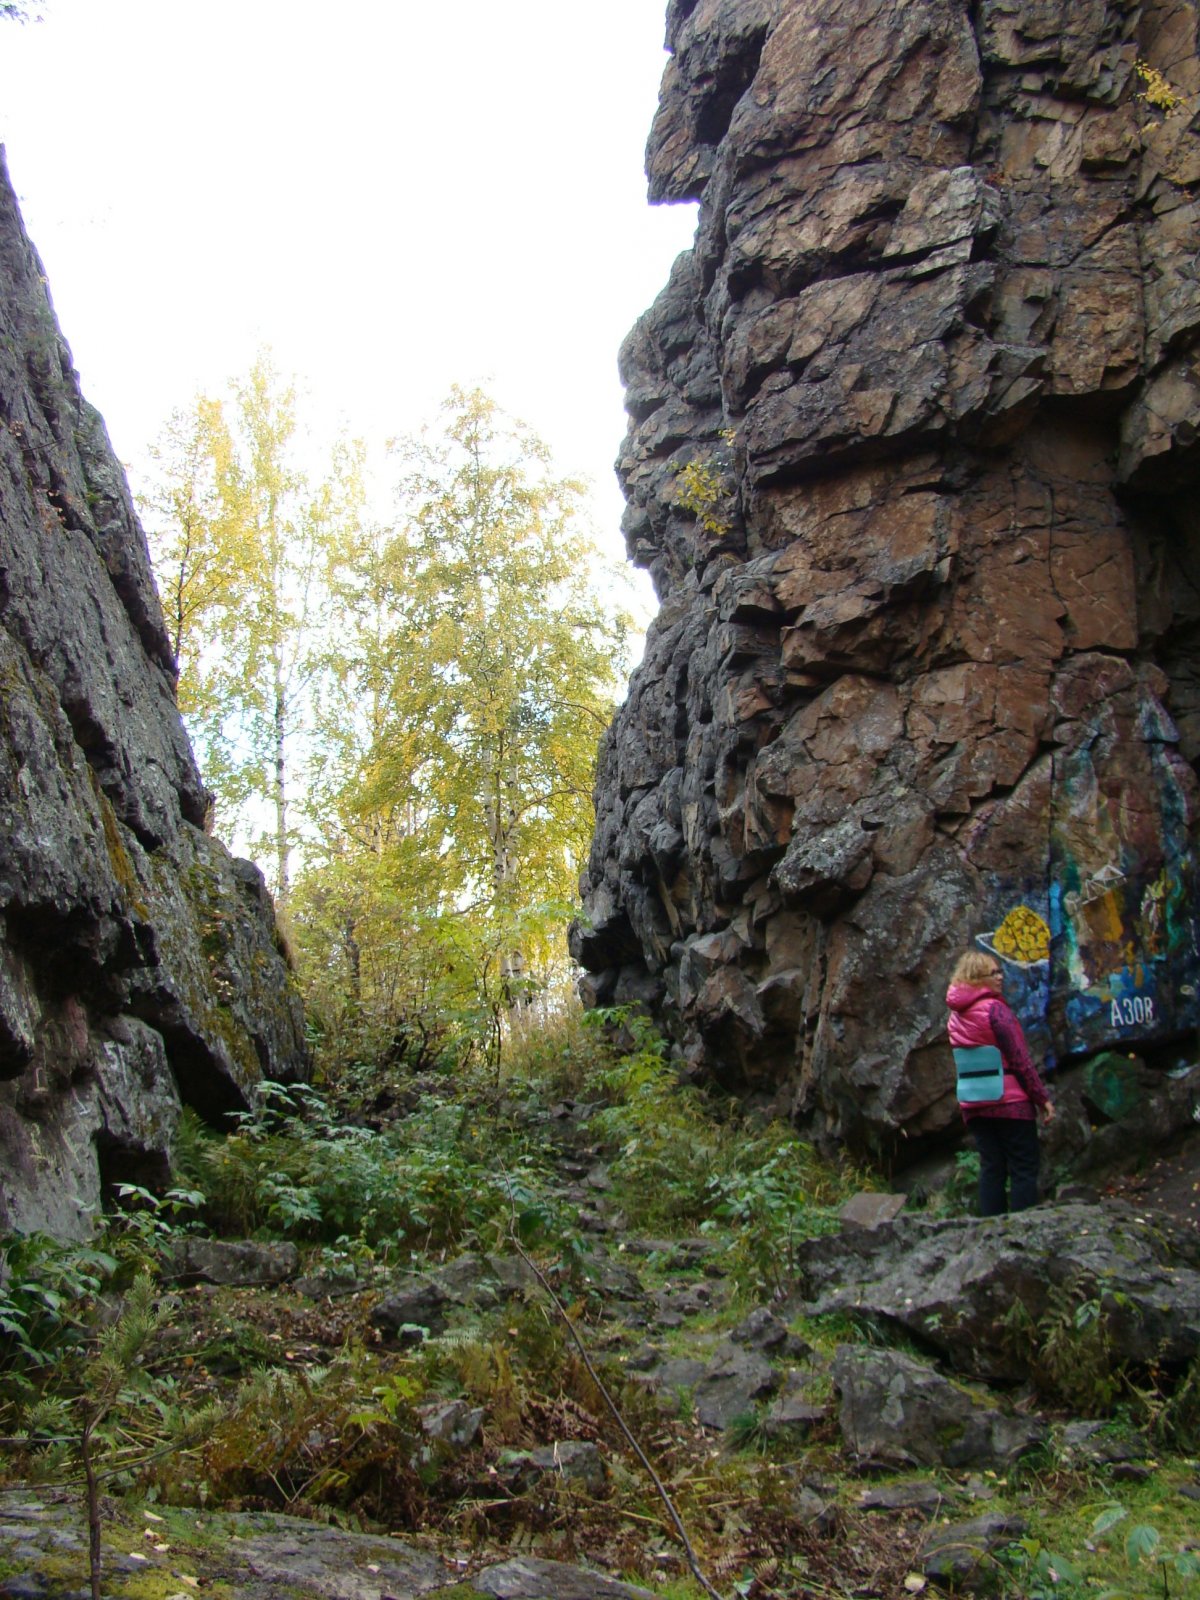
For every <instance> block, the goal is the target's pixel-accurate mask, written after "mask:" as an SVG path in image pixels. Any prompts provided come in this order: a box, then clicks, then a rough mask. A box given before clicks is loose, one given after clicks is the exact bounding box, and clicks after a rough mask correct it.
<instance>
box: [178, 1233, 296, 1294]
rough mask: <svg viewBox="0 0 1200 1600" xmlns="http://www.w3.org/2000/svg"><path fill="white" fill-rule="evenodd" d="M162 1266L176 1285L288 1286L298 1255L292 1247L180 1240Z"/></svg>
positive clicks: (227, 1286)
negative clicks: (283, 1284) (286, 1284)
mask: <svg viewBox="0 0 1200 1600" xmlns="http://www.w3.org/2000/svg"><path fill="white" fill-rule="evenodd" d="M163 1264H164V1269H165V1270H166V1272H167V1273H168V1274H169V1275H170V1277H171V1278H173V1279H174V1280H175V1282H176V1283H216V1284H222V1285H224V1286H225V1287H226V1288H249V1287H252V1286H256V1285H265V1284H276V1283H287V1282H288V1280H289V1279H291V1278H294V1277H295V1276H296V1273H297V1272H298V1271H299V1270H300V1252H299V1251H298V1250H297V1249H296V1246H295V1245H294V1244H258V1243H255V1242H254V1241H253V1240H250V1239H239V1240H233V1239H193V1238H183V1239H179V1240H177V1241H175V1242H173V1243H172V1245H171V1248H170V1251H169V1252H168V1254H167V1255H166V1256H165V1258H164V1263H163Z"/></svg>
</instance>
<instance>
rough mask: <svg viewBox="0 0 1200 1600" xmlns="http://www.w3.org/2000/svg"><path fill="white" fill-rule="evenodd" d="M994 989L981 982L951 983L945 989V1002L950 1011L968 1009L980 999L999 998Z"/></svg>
mask: <svg viewBox="0 0 1200 1600" xmlns="http://www.w3.org/2000/svg"><path fill="white" fill-rule="evenodd" d="M999 999H1000V996H999V995H998V994H997V993H996V991H995V989H990V988H988V986H987V985H986V984H983V983H952V984H951V985H950V987H949V988H948V989H947V990H946V1004H947V1005H948V1006H949V1007H950V1009H951V1011H968V1010H969V1009H970V1008H971V1007H972V1006H973V1005H975V1004H976V1003H977V1002H978V1001H980V1000H999Z"/></svg>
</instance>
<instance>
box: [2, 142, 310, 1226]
mask: <svg viewBox="0 0 1200 1600" xmlns="http://www.w3.org/2000/svg"><path fill="white" fill-rule="evenodd" d="M0 285H2V293H0V1229H9V1228H15V1229H20V1230H22V1231H25V1232H31V1231H34V1230H43V1231H47V1232H50V1233H53V1234H57V1235H58V1236H60V1237H69V1236H72V1235H73V1236H76V1237H79V1236H82V1235H83V1234H85V1233H86V1232H87V1231H88V1230H89V1229H90V1227H91V1219H92V1215H93V1214H94V1212H95V1210H97V1209H98V1207H99V1202H100V1198H101V1191H102V1186H103V1184H105V1183H113V1182H120V1181H133V1182H147V1181H150V1182H153V1181H155V1180H156V1179H158V1178H161V1177H163V1176H165V1174H166V1170H167V1152H168V1149H169V1145H170V1138H171V1132H172V1130H173V1128H174V1126H175V1123H176V1121H177V1119H178V1116H179V1110H180V1106H181V1104H188V1105H192V1106H194V1107H195V1108H196V1109H197V1110H198V1111H199V1112H200V1113H201V1114H203V1115H208V1116H215V1115H217V1114H219V1113H220V1112H223V1111H226V1110H230V1109H237V1108H240V1107H244V1106H245V1105H246V1104H247V1103H248V1101H249V1098H250V1096H251V1095H252V1094H253V1091H254V1087H255V1085H256V1084H257V1083H258V1081H259V1079H260V1078H261V1077H262V1076H264V1075H266V1076H269V1077H271V1078H275V1079H282V1080H288V1079H291V1078H295V1077H296V1076H297V1075H302V1074H303V1073H304V1072H305V1070H306V1065H307V1052H306V1047H305V1044H304V1033H303V1017H302V1015H301V1009H300V1004H299V999H298V996H297V992H296V988H295V984H294V982H293V981H292V978H291V974H290V972H289V970H288V967H287V964H286V962H285V960H284V958H283V955H282V954H281V949H280V945H279V941H278V936H277V933H276V929H275V919H274V912H273V909H272V906H271V901H270V897H269V895H268V894H267V891H266V888H265V886H264V883H263V880H262V877H261V875H260V873H259V872H258V870H257V868H255V867H253V866H252V865H251V864H250V863H249V862H247V861H240V860H236V859H234V858H233V857H231V856H230V854H229V852H228V851H227V850H226V849H225V847H224V846H223V845H222V844H221V843H220V842H219V841H218V840H216V839H214V838H212V837H211V836H210V835H209V834H208V833H206V832H205V828H204V821H205V815H206V811H207V808H208V804H209V797H208V795H207V793H206V791H205V789H204V786H203V784H202V782H201V779H200V774H199V772H198V770H197V768H196V764H195V761H194V759H193V757H192V752H191V749H190V747H189V745H188V740H187V735H186V734H185V732H184V729H183V724H182V722H181V721H180V718H179V712H178V709H177V707H176V703H175V668H174V662H173V661H172V658H171V652H170V647H169V644H168V638H167V632H166V628H165V626H164V624H163V619H162V612H161V610H160V607H159V602H158V596H157V594H156V592H155V588H154V581H153V578H152V576H151V571H150V561H149V556H148V554H147V549H146V540H145V536H144V534H143V533H142V530H141V527H140V525H139V524H138V521H137V518H136V516H135V514H134V510H133V505H132V502H131V500H130V496H129V489H128V487H127V485H126V482H125V476H124V472H123V471H122V469H121V466H120V464H119V463H118V461H117V460H116V457H115V456H114V455H113V452H112V448H111V446H110V444H109V442H108V437H107V435H106V433H105V430H104V424H103V422H102V421H101V419H100V417H99V416H98V415H97V413H96V412H95V411H94V410H93V409H92V408H91V407H90V406H89V405H88V404H87V402H86V401H85V400H84V399H83V396H82V395H81V393H80V391H79V384H78V379H77V376H76V374H75V372H74V370H73V368H72V365H71V356H70V351H69V350H68V349H67V346H66V344H65V343H64V341H63V338H62V335H61V334H60V332H59V330H58V324H57V322H56V320H55V317H54V311H53V308H52V306H51V304H50V299H49V296H48V294H47V290H46V282H45V278H44V276H43V273H42V269H41V263H40V262H39V260H38V258H37V255H36V254H35V252H34V250H33V247H32V246H31V244H30V242H29V240H28V238H27V237H26V234H25V231H24V227H23V225H22V222H21V217H20V214H19V212H18V209H17V204H16V199H15V196H14V195H13V192H12V190H11V187H10V186H9V182H8V176H7V173H6V172H5V171H4V168H3V162H2V159H0Z"/></svg>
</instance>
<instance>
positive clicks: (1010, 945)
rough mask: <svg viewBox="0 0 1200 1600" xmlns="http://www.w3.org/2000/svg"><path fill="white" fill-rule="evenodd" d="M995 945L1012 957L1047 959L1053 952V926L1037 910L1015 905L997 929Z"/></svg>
mask: <svg viewBox="0 0 1200 1600" xmlns="http://www.w3.org/2000/svg"><path fill="white" fill-rule="evenodd" d="M992 948H993V949H994V950H995V952H996V954H997V955H1000V956H1004V957H1005V958H1006V959H1007V960H1009V961H1020V962H1024V963H1026V964H1029V963H1032V962H1034V961H1046V960H1048V959H1049V956H1050V929H1049V928H1048V927H1047V926H1046V924H1045V922H1043V920H1042V919H1041V917H1039V916H1038V914H1037V912H1036V911H1031V910H1030V908H1029V907H1028V906H1014V907H1013V909H1012V910H1011V911H1010V912H1009V913H1008V915H1007V916H1006V917H1005V919H1004V921H1003V922H1002V923H1001V924H1000V926H999V927H998V928H997V929H996V932H995V934H994V936H993V938H992Z"/></svg>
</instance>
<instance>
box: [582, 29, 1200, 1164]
mask: <svg viewBox="0 0 1200 1600" xmlns="http://www.w3.org/2000/svg"><path fill="white" fill-rule="evenodd" d="M667 42H668V48H669V49H670V51H671V53H672V54H671V59H670V62H669V64H668V67H667V70H666V73H665V76H664V80H663V87H662V95H661V101H660V106H659V111H658V115H657V117H656V119H655V122H654V127H653V131H652V133H651V137H650V143H649V148H648V155H647V161H648V173H649V178H650V191H651V197H652V198H653V199H656V200H668V201H670V200H689V199H691V200H699V202H700V211H699V223H698V229H697V235H696V243H695V247H694V249H693V250H692V251H691V252H690V253H688V254H686V255H684V256H682V257H681V258H680V259H679V261H678V262H677V263H676V266H675V269H674V271H673V273H672V276H671V280H670V282H669V284H668V285H667V287H666V288H665V289H664V290H663V292H662V294H661V295H660V296H659V299H658V300H657V302H656V303H655V305H654V306H653V308H652V309H651V310H650V311H649V312H648V313H647V314H646V315H645V316H644V317H643V318H642V319H641V321H640V322H639V323H638V324H637V326H636V327H635V328H634V330H633V331H632V333H631V334H630V335H629V337H628V339H627V341H626V343H625V345H624V347H623V350H622V354H621V366H622V375H623V378H624V381H625V384H626V390H627V400H626V404H627V408H628V411H629V414H630V425H629V433H628V436H627V438H626V441H625V445H624V447H623V450H622V453H621V457H620V460H619V462H618V472H619V475H620V478H621V481H622V484H623V486H624V490H625V494H626V498H627V502H628V510H627V516H626V521H625V530H626V536H627V542H628V545H629V549H630V553H631V555H632V557H633V559H634V560H635V561H637V562H638V563H639V564H640V565H642V566H645V567H646V568H648V569H649V571H650V573H651V574H652V576H653V579H654V582H655V586H656V589H657V592H658V595H659V599H660V607H661V608H660V611H659V615H658V618H657V620H656V622H655V623H654V625H653V627H652V629H651V632H650V637H649V640H648V644H647V650H646V657H645V661H644V664H643V666H642V667H641V668H640V670H639V672H638V673H637V675H636V676H635V679H634V681H633V683H632V685H631V689H630V694H629V698H628V701H627V703H626V705H625V707H624V708H623V710H622V711H621V713H620V714H619V716H618V718H617V721H616V723H615V724H614V727H613V728H612V730H611V731H610V735H609V737H608V739H607V741H606V744H605V747H604V749H603V751H602V756H601V772H600V779H599V786H598V790H597V827H596V835H595V841H594V847H593V850H592V855H591V860H590V864H589V867H588V869H587V873H586V875H585V879H584V884H583V888H584V898H585V908H586V914H585V916H584V918H583V919H581V921H580V922H579V924H578V925H577V926H576V928H575V930H574V932H573V940H574V949H575V952H576V954H577V956H578V957H579V959H580V960H581V961H582V963H583V964H584V966H585V967H586V968H587V969H588V970H589V972H590V973H591V974H592V976H591V978H590V979H589V982H588V986H587V987H588V989H589V992H590V995H591V997H592V998H594V999H596V1000H598V1001H602V1002H621V1001H625V1000H637V1001H642V1002H644V1003H648V1004H650V1005H651V1006H652V1007H653V1008H654V1009H655V1010H656V1011H657V1012H658V1014H659V1015H660V1016H661V1017H662V1019H663V1020H664V1022H665V1023H666V1025H667V1027H668V1028H669V1030H670V1031H671V1033H672V1034H673V1036H674V1037H675V1038H676V1040H677V1041H678V1044H679V1047H680V1052H681V1055H682V1057H683V1059H684V1060H685V1061H686V1063H687V1064H688V1065H689V1067H690V1068H691V1069H692V1070H693V1071H695V1072H696V1073H697V1074H699V1075H706V1076H709V1077H713V1078H715V1079H716V1080H717V1081H719V1082H721V1083H723V1084H725V1085H726V1086H728V1087H730V1088H734V1089H736V1090H738V1091H739V1092H759V1093H761V1094H762V1095H763V1096H765V1097H767V1098H771V1099H772V1100H773V1101H774V1103H775V1104H776V1106H778V1107H781V1108H786V1109H787V1110H789V1111H790V1112H791V1113H792V1114H793V1115H794V1116H796V1117H797V1118H798V1119H799V1120H800V1121H802V1122H804V1123H806V1124H808V1125H810V1126H812V1127H813V1128H815V1129H816V1130H817V1131H818V1132H819V1133H821V1134H823V1135H824V1136H825V1137H827V1138H829V1139H831V1140H841V1141H845V1142H848V1143H850V1144H852V1145H854V1146H857V1147H859V1148H862V1149H867V1150H875V1151H885V1150H895V1149H897V1148H898V1147H899V1146H900V1144H901V1143H902V1141H904V1140H906V1139H907V1140H910V1141H911V1140H915V1141H916V1143H915V1144H913V1145H910V1146H909V1147H910V1148H919V1147H920V1144H921V1136H926V1135H929V1136H934V1135H937V1134H939V1133H940V1132H941V1131H942V1130H945V1129H948V1128H950V1127H951V1126H953V1125H954V1124H955V1122H956V1120H957V1112H956V1108H955V1103H954V1098H953V1092H952V1091H953V1074H952V1068H951V1064H950V1059H949V1055H948V1052H947V1050H946V1048H945V1045H944V1015H945V1013H944V1009H943V1006H942V995H943V993H944V990H945V983H946V979H947V976H948V972H949V969H950V967H951V966H952V964H953V961H954V959H955V957H956V955H957V953H958V952H959V951H960V950H961V949H962V948H964V947H966V946H967V945H968V944H970V943H971V942H972V941H978V942H981V943H983V944H984V945H990V946H992V947H995V946H996V945H997V943H998V945H999V947H1000V950H1001V953H1002V954H1004V956H1005V965H1006V970H1007V974H1008V979H1009V984H1008V991H1009V994H1010V998H1013V999H1014V1000H1015V1002H1016V1003H1017V1005H1018V1009H1019V1010H1020V1013H1021V1015H1022V1016H1023V1018H1024V1020H1025V1022H1026V1024H1027V1027H1028V1028H1029V1030H1030V1032H1031V1033H1032V1035H1033V1040H1034V1043H1035V1044H1036V1045H1037V1046H1038V1048H1039V1049H1040V1051H1041V1052H1042V1054H1043V1055H1044V1056H1045V1057H1046V1058H1047V1059H1048V1060H1049V1061H1050V1062H1051V1063H1052V1064H1053V1063H1054V1062H1056V1061H1058V1062H1062V1061H1069V1060H1072V1059H1076V1058H1082V1057H1084V1056H1086V1055H1087V1054H1088V1053H1089V1052H1092V1051H1095V1050H1097V1049H1099V1048H1101V1047H1111V1046H1113V1045H1116V1046H1118V1047H1119V1048H1121V1049H1127V1050H1130V1051H1139V1052H1141V1053H1143V1054H1147V1053H1149V1055H1150V1056H1151V1057H1152V1058H1154V1059H1158V1060H1160V1061H1162V1062H1163V1064H1170V1065H1174V1064H1175V1063H1176V1062H1177V1061H1178V1060H1179V1059H1180V1056H1181V1054H1182V1055H1187V1054H1188V1053H1189V1052H1192V1053H1193V1054H1194V1044H1195V1026H1196V1021H1197V983H1198V981H1200V979H1198V971H1197V942H1196V915H1195V911H1196V900H1195V887H1196V884H1195V878H1196V866H1195V855H1194V844H1195V825H1196V816H1197V798H1198V797H1197V784H1196V778H1195V772H1194V767H1195V762H1196V760H1197V758H1198V757H1200V654H1198V651H1200V635H1198V632H1197V624H1198V619H1200V538H1198V534H1200V525H1198V511H1197V495H1196V492H1195V487H1194V486H1195V484H1196V482H1197V480H1198V478H1200V357H1198V355H1197V349H1196V346H1197V336H1198V334H1200V280H1198V274H1197V267H1196V241H1197V237H1198V230H1197V224H1198V222H1200V203H1198V201H1197V198H1196V193H1195V189H1194V186H1195V185H1196V183H1197V182H1200V137H1198V136H1197V132H1196V127H1197V117H1196V112H1197V110H1198V109H1200V60H1198V59H1197V14H1196V6H1195V5H1194V4H1192V3H1190V0H1161V3H1150V4H1145V5H1138V4H1135V3H1133V0H978V3H976V4H971V5H968V4H966V3H964V0H819V3H818V0H673V3H672V4H671V6H670V9H669V13H668V32H667Z"/></svg>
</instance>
